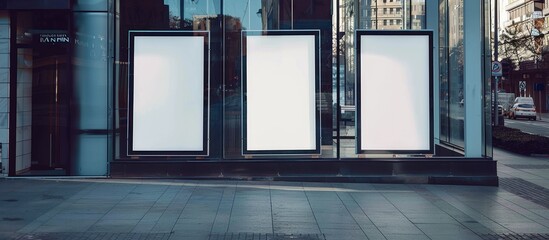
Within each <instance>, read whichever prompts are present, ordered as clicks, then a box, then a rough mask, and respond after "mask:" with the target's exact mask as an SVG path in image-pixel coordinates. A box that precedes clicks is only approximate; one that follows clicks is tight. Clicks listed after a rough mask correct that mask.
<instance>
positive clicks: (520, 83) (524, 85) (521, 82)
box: [519, 81, 526, 91]
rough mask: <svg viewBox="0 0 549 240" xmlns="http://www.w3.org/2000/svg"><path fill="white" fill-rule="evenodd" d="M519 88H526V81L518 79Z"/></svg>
mask: <svg viewBox="0 0 549 240" xmlns="http://www.w3.org/2000/svg"><path fill="white" fill-rule="evenodd" d="M519 90H521V91H522V90H526V81H519Z"/></svg>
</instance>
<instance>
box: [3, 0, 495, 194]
mask: <svg viewBox="0 0 549 240" xmlns="http://www.w3.org/2000/svg"><path fill="white" fill-rule="evenodd" d="M489 4H490V3H489V1H464V0H441V1H418V0H395V1H393V0H387V1H385V0H384V1H351V0H338V1H335V0H334V1H330V0H317V1H294V0H231V1H225V0H143V1H133V0H95V1H83V0H64V1H34V0H29V1H24V2H22V1H17V0H4V1H0V33H2V34H1V35H0V71H1V72H0V77H1V78H0V87H1V88H0V103H1V104H0V142H1V143H2V149H3V151H2V156H1V158H2V168H3V172H4V173H7V174H8V175H9V176H43V175H74V176H111V177H180V178H216V179H217V178H252V179H253V178H261V179H275V180H316V181H320V180H327V179H328V180H334V181H369V182H424V183H427V182H430V183H466V184H488V185H493V184H497V176H496V164H495V161H494V160H493V159H492V146H491V127H490V124H491V114H490V106H491V96H490V95H491V94H490V91H491V85H490V75H489V74H490V72H489V71H488V70H489V65H490V64H489V63H490V56H491V55H490V40H489V35H490V29H486V28H485V26H489V24H486V23H489V21H490V17H489V16H490V14H489V9H490V7H489V6H490V5H489ZM455 10H457V11H455ZM465 16H466V17H465ZM385 23H386V24H385ZM387 30H392V31H387ZM376 36H377V37H383V38H388V39H398V38H402V39H410V40H414V39H424V40H425V41H423V40H422V41H420V42H418V43H417V44H424V45H422V46H423V47H422V48H417V49H416V48H415V47H414V46H415V45H413V44H415V43H414V41H410V42H408V41H404V42H402V41H401V42H398V41H396V42H395V43H394V44H393V45H390V47H388V48H387V49H388V50H387V51H382V52H380V54H382V55H383V54H386V53H390V52H391V51H392V50H390V49H401V50H399V51H396V52H395V53H394V54H396V55H393V56H392V57H393V58H392V59H393V60H396V59H399V58H401V57H402V58H405V57H404V56H405V55H406V54H411V53H413V52H414V51H420V50H418V49H423V50H422V51H420V52H418V54H419V55H417V56H416V55H414V54H412V55H410V56H408V58H409V59H414V60H408V61H405V62H402V64H403V65H410V66H416V65H413V64H415V63H414V62H416V61H417V62H421V61H420V59H423V60H424V61H423V60H422V61H423V62H424V63H425V64H424V65H417V66H428V68H425V71H424V72H423V73H424V74H426V75H421V76H425V77H422V79H412V80H410V81H411V82H408V83H407V84H408V85H401V84H399V82H398V81H405V80H406V79H409V78H410V77H409V76H412V75H413V74H415V73H416V72H419V73H422V72H421V71H419V70H417V69H415V68H420V67H411V68H410V69H411V72H407V73H403V74H397V73H399V71H400V69H401V67H402V66H400V65H398V64H397V65H394V66H393V65H391V64H389V63H387V64H382V63H381V62H382V61H383V59H384V58H380V59H378V60H375V61H373V62H371V61H370V62H368V61H366V60H368V58H363V57H364V56H373V55H365V54H369V53H368V51H376V48H371V47H370V46H373V45H371V44H374V42H375V41H374V42H371V44H370V42H368V41H370V40H375V39H378V38H377V37H376ZM197 39H198V41H195V40H197ZM376 44H381V45H380V46H387V45H386V44H387V42H385V41H378V42H376ZM384 44H385V45H384ZM408 44H412V45H408ZM425 44H427V45H425ZM403 46H404V47H403ZM306 49H310V50H306ZM361 49H362V50H361ZM374 55H375V54H374ZM420 55H421V56H424V58H420V57H419V56H420ZM388 56H389V55H388ZM395 56H396V57H395ZM416 57H417V59H416ZM389 58H391V56H389ZM180 61H181V63H179V62H180ZM365 62H366V63H365ZM369 66H379V68H378V67H376V68H373V69H369V68H368V67H369ZM292 69H293V70H292ZM306 69H308V70H306ZM366 69H369V70H366ZM379 69H386V70H379ZM422 69H423V68H422ZM422 71H423V70H422ZM372 72H377V73H379V74H380V75H379V76H381V77H377V78H369V77H368V76H370V75H369V74H370V73H372ZM305 73H307V74H309V75H303V74H305ZM197 76H198V77H197ZM192 79H194V80H192ZM371 79H377V80H379V81H377V80H376V81H377V82H368V81H372V80H371ZM302 80H303V82H301V81H302ZM186 81H195V82H194V84H190V82H186ZM307 81H309V82H307ZM406 81H408V80H406ZM415 81H417V85H418V86H419V85H420V84H419V83H420V82H421V81H423V82H422V83H424V84H423V85H421V86H424V87H422V88H419V87H417V86H415V85H416V84H415V83H416V82H415ZM187 83H188V84H190V85H180V84H187ZM255 83H258V84H257V85H254V84H255ZM366 83H368V84H370V83H375V84H380V85H379V86H382V87H381V88H382V89H380V91H377V90H374V91H372V89H374V88H370V87H368V86H370V85H366ZM361 86H362V87H361ZM403 86H404V87H403ZM406 86H407V87H406ZM416 88H417V89H416ZM191 89H194V90H191ZM254 91H255V92H254ZM300 91H301V92H300ZM258 92H260V93H261V94H254V93H258ZM378 93H379V94H380V95H379V96H378V95H376V94H378ZM402 93H405V94H402ZM374 95H376V96H378V97H375V98H372V96H374ZM403 95H406V96H407V97H406V98H402V97H403ZM303 96H306V97H303ZM365 99H370V100H365ZM372 99H374V100H372ZM417 99H423V100H422V101H423V102H422V103H421V104H417V103H416V100H417ZM364 101H366V102H364ZM372 103H376V104H374V105H366V104H372ZM363 106H370V107H367V108H365V107H363ZM384 106H385V107H384ZM304 109H305V110H304ZM195 110H196V112H197V114H191V112H194V111H195ZM302 110H303V111H302ZM372 111H373V112H372ZM417 115H422V116H425V118H423V119H419V120H418V119H416V118H415V116H417ZM373 116H376V118H374V117H373ZM384 116H386V117H384ZM377 126H379V128H378V127H377ZM403 126H404V127H403ZM408 126H410V127H408ZM416 126H422V127H421V128H417V129H416ZM364 129H367V130H366V131H365V130H364ZM376 129H384V130H383V131H382V132H376V131H375V130H376ZM412 130H413V131H412ZM376 134H377V135H376ZM370 136H375V137H370ZM416 139H419V140H416ZM400 140H406V141H408V142H406V143H405V144H407V143H410V144H411V146H412V147H410V146H408V145H406V146H404V147H402V146H400V145H399V144H402V141H400ZM416 142H422V143H424V144H425V145H423V146H420V147H417V146H416V145H414V144H415V143H416ZM377 143H383V144H385V145H383V146H375V145H376V144H377ZM368 144H370V145H368ZM371 146H375V147H371Z"/></svg>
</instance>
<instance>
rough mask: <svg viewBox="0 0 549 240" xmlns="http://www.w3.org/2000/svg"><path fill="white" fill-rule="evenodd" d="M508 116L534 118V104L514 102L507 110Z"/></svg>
mask: <svg viewBox="0 0 549 240" xmlns="http://www.w3.org/2000/svg"><path fill="white" fill-rule="evenodd" d="M509 118H512V119H517V118H529V119H532V120H536V106H534V105H533V104H529V103H515V104H514V105H513V107H512V108H511V111H510V112H509Z"/></svg>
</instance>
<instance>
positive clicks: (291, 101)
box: [242, 30, 320, 155]
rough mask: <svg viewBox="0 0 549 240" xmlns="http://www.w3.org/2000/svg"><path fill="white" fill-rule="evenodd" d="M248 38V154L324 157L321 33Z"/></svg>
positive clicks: (245, 65)
mask: <svg viewBox="0 0 549 240" xmlns="http://www.w3.org/2000/svg"><path fill="white" fill-rule="evenodd" d="M242 38H243V40H242V42H243V43H245V44H244V45H243V48H242V52H243V54H242V55H243V64H242V66H243V69H242V74H243V84H242V85H243V94H242V95H243V96H244V99H243V126H242V129H243V154H245V155H253V154H272V155H275V154H320V110H319V106H318V103H319V100H318V97H317V96H318V95H319V94H318V93H319V82H320V74H319V60H320V58H319V56H320V48H319V46H320V45H319V39H320V32H319V31H318V30H300V31H243V32H242Z"/></svg>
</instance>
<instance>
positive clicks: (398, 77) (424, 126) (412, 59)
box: [356, 30, 434, 154]
mask: <svg viewBox="0 0 549 240" xmlns="http://www.w3.org/2000/svg"><path fill="white" fill-rule="evenodd" d="M356 43H357V50H356V53H357V57H356V60H357V64H356V66H357V77H356V89H357V95H356V98H357V101H356V104H357V106H356V108H357V111H356V114H357V117H356V119H357V153H374V154H377V153H380V154H428V153H433V152H434V151H433V150H434V147H433V146H434V142H433V141H434V138H433V53H432V51H433V50H432V49H433V33H432V31H366V30H364V31H362V30H360V31H357V32H356Z"/></svg>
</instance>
